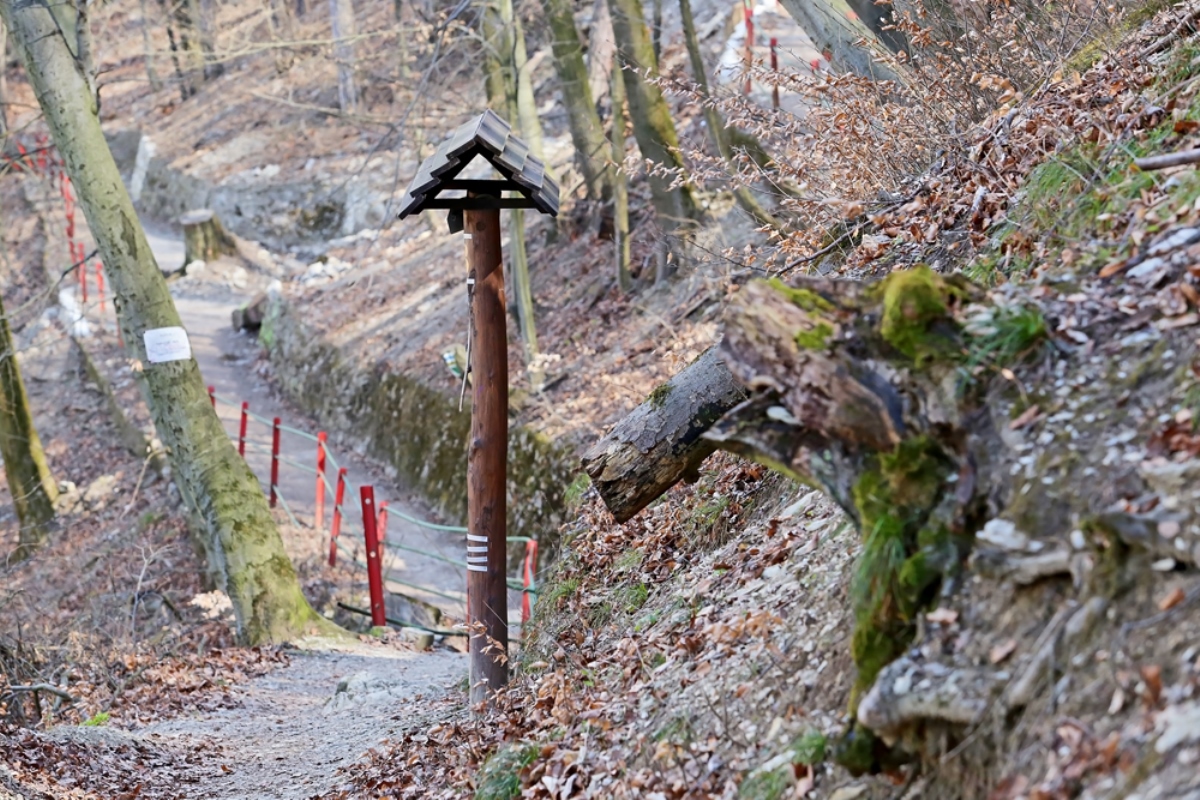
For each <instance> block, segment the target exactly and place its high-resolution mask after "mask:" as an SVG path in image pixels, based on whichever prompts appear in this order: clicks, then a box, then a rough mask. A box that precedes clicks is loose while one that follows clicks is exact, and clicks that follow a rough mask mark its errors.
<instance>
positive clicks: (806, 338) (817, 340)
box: [796, 322, 833, 350]
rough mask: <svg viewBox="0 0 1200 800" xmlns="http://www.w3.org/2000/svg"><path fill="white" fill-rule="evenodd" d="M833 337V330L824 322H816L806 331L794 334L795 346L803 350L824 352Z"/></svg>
mask: <svg viewBox="0 0 1200 800" xmlns="http://www.w3.org/2000/svg"><path fill="white" fill-rule="evenodd" d="M831 336H833V328H831V327H830V326H829V325H827V324H825V323H824V322H818V323H817V324H816V325H814V326H813V327H812V328H810V329H808V330H806V331H799V332H798V333H797V334H796V344H797V345H798V346H799V347H801V348H803V349H805V350H824V349H825V348H826V346H828V344H829V338H830V337H831Z"/></svg>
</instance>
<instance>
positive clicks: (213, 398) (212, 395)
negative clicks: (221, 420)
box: [208, 386, 217, 408]
mask: <svg viewBox="0 0 1200 800" xmlns="http://www.w3.org/2000/svg"><path fill="white" fill-rule="evenodd" d="M208 401H209V402H210V403H212V407H213V408H216V407H217V389H216V387H215V386H210V387H208Z"/></svg>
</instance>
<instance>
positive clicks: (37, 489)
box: [0, 304, 58, 560]
mask: <svg viewBox="0 0 1200 800" xmlns="http://www.w3.org/2000/svg"><path fill="white" fill-rule="evenodd" d="M0 454H3V457H4V475H5V481H6V482H7V484H8V492H9V494H10V495H11V496H12V502H13V508H14V509H15V510H16V512H17V520H18V521H19V524H20V534H19V537H20V538H19V539H18V544H17V551H16V553H15V554H14V557H15V558H16V559H18V560H19V559H22V558H25V557H27V556H28V555H29V554H30V553H32V552H33V551H34V550H35V549H37V548H38V547H40V546H41V545H42V544H43V543H44V542H45V541H46V537H47V536H48V535H49V532H50V530H51V528H52V527H53V525H54V500H55V499H56V498H57V497H58V487H57V485H56V484H55V483H54V477H53V476H52V475H51V474H50V467H49V466H47V464H46V454H45V453H44V452H42V442H41V440H40V439H39V438H38V433H37V429H35V428H34V427H33V413H32V412H31V411H30V409H29V398H28V396H27V395H26V394H25V383H24V381H23V380H21V369H20V366H19V365H18V364H17V352H16V347H15V346H14V344H13V337H12V329H11V328H10V327H9V324H8V315H7V314H6V313H5V311H4V306H3V304H0Z"/></svg>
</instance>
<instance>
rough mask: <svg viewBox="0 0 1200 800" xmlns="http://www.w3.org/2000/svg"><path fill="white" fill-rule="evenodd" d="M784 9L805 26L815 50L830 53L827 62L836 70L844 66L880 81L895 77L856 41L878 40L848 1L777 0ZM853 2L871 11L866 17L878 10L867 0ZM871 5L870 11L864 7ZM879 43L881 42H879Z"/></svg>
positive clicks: (871, 17) (874, 16) (871, 15)
mask: <svg viewBox="0 0 1200 800" xmlns="http://www.w3.org/2000/svg"><path fill="white" fill-rule="evenodd" d="M780 2H781V3H783V7H784V8H786V9H787V12H788V13H789V14H791V15H792V19H794V20H796V24H797V25H799V26H800V27H801V28H803V29H804V31H805V33H807V34H808V37H809V38H810V39H812V43H813V44H814V45H816V47H817V49H818V50H820V51H822V52H824V53H825V54H826V55H827V56H832V58H831V59H830V63H831V64H833V65H834V67H835V68H836V69H844V70H848V71H850V72H854V73H856V74H858V75H863V76H865V77H868V78H877V79H879V80H895V78H896V74H895V73H894V72H892V71H891V69H889V68H888V67H885V66H884V65H882V64H879V63H877V62H876V61H875V59H874V58H872V56H871V51H870V50H869V49H868V48H866V47H863V46H862V45H860V44H859V41H860V40H864V39H865V40H866V41H868V42H872V41H873V42H880V41H881V40H880V38H879V36H878V35H876V33H875V31H873V30H872V29H871V28H870V27H868V26H867V24H866V23H865V22H863V17H862V16H861V15H860V13H859V11H857V10H855V9H854V8H851V5H850V3H849V2H847V0H780ZM855 5H856V6H858V7H860V9H861V10H862V11H864V12H867V13H869V14H870V16H869V17H868V19H875V18H876V17H878V12H879V11H880V9H876V8H875V5H874V4H873V3H872V2H870V0H867V1H866V2H859V0H855ZM868 7H869V8H870V12H868V11H867V8H868ZM881 46H882V45H881Z"/></svg>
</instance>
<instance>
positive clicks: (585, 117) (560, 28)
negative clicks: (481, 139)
mask: <svg viewBox="0 0 1200 800" xmlns="http://www.w3.org/2000/svg"><path fill="white" fill-rule="evenodd" d="M543 4H544V6H545V9H546V18H547V20H548V22H549V23H550V35H551V37H552V38H551V45H552V47H553V50H554V66H555V68H556V69H557V70H558V80H559V82H560V83H561V84H562V96H563V103H564V104H565V105H566V107H567V125H568V127H569V128H570V130H571V141H572V142H573V143H574V145H575V155H576V161H577V163H578V164H579V171H580V173H582V175H583V184H584V188H585V190H586V191H587V197H588V199H589V200H600V201H607V200H608V199H609V197H610V196H611V194H612V190H611V180H610V176H609V171H608V168H607V166H606V159H605V149H606V147H605V140H604V127H603V125H601V124H600V114H599V113H598V112H597V111H596V103H595V100H594V99H593V97H592V87H591V85H590V84H589V83H588V68H587V65H586V64H585V63H584V61H583V44H582V42H581V40H580V38H579V29H578V28H576V27H575V13H574V11H573V4H572V3H571V2H570V0H543Z"/></svg>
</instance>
